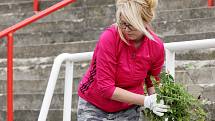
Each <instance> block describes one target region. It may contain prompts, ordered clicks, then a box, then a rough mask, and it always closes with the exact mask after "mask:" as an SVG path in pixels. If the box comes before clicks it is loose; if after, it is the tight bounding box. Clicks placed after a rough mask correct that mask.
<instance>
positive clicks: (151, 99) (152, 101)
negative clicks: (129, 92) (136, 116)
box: [144, 94, 170, 116]
mask: <svg viewBox="0 0 215 121" xmlns="http://www.w3.org/2000/svg"><path fill="white" fill-rule="evenodd" d="M144 107H145V108H149V109H150V110H152V111H153V113H154V114H156V115H158V116H163V115H164V113H165V112H167V111H168V110H167V109H169V108H170V107H169V106H168V105H164V101H163V100H160V102H159V103H157V95H156V94H153V95H150V96H145V100H144Z"/></svg>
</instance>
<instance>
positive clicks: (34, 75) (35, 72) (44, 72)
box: [0, 64, 88, 81]
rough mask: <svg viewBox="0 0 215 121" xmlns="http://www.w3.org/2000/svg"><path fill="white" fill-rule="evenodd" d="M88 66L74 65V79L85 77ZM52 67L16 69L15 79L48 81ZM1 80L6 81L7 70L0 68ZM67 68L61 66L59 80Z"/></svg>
mask: <svg viewBox="0 0 215 121" xmlns="http://www.w3.org/2000/svg"><path fill="white" fill-rule="evenodd" d="M87 67H88V66H87V65H84V66H82V65H79V64H77V65H76V64H74V69H75V71H74V78H80V77H82V76H83V74H84V73H85V71H86V69H87ZM51 68H52V65H32V66H23V67H14V78H15V79H16V80H29V81H31V80H48V79H49V74H50V73H51ZM0 72H1V73H0V77H1V80H6V79H7V78H6V75H7V69H6V68H0ZM64 75H65V67H64V65H62V66H61V71H60V73H59V78H64Z"/></svg>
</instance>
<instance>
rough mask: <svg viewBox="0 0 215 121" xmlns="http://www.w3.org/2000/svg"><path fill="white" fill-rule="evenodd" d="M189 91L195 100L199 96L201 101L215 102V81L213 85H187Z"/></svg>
mask: <svg viewBox="0 0 215 121" xmlns="http://www.w3.org/2000/svg"><path fill="white" fill-rule="evenodd" d="M186 89H187V91H188V92H189V93H190V94H192V95H193V96H194V97H195V98H198V97H199V96H200V97H201V99H204V100H208V101H211V102H215V95H214V91H215V80H214V83H213V84H190V85H186Z"/></svg>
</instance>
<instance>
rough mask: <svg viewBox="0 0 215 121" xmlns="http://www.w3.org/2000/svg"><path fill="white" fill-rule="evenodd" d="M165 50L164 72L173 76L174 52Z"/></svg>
mask: <svg viewBox="0 0 215 121" xmlns="http://www.w3.org/2000/svg"><path fill="white" fill-rule="evenodd" d="M165 50H166V72H167V73H170V74H171V75H172V76H173V77H175V52H174V51H170V50H169V49H165Z"/></svg>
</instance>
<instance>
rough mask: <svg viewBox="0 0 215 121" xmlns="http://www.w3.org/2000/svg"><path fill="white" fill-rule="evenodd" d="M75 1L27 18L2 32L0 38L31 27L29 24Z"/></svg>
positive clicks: (66, 2)
mask: <svg viewBox="0 0 215 121" xmlns="http://www.w3.org/2000/svg"><path fill="white" fill-rule="evenodd" d="M75 1H76V0H63V1H61V2H59V3H57V4H55V5H53V6H51V7H49V8H47V9H45V10H43V11H41V12H39V13H38V14H36V15H34V16H32V17H30V18H27V19H25V20H23V21H22V22H20V23H18V24H15V25H13V26H11V27H9V28H7V29H5V30H3V31H2V32H0V38H2V37H4V36H6V35H7V34H8V33H11V32H12V33H13V32H15V31H17V30H18V29H20V28H23V27H25V26H26V25H29V24H31V23H33V22H35V21H36V20H38V19H41V18H43V17H45V16H47V15H49V14H50V13H52V12H54V11H56V10H58V9H61V8H62V7H64V6H66V5H68V4H70V3H72V2H75Z"/></svg>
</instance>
